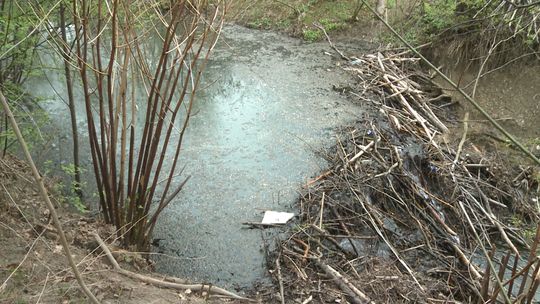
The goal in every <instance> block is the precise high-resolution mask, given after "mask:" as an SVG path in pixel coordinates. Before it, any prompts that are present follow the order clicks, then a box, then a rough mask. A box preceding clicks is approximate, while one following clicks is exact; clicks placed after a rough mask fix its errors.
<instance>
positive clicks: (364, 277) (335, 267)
mask: <svg viewBox="0 0 540 304" xmlns="http://www.w3.org/2000/svg"><path fill="white" fill-rule="evenodd" d="M416 61H417V59H416V58H404V57H403V55H402V54H401V55H383V54H381V53H379V54H376V55H366V56H363V57H361V58H356V59H354V60H353V61H352V62H351V63H350V64H349V65H348V67H347V68H346V69H347V70H349V71H351V72H352V73H353V74H354V75H355V76H356V77H357V78H358V80H359V81H358V82H359V89H358V90H356V92H353V93H352V94H353V95H354V96H356V97H358V98H360V99H363V100H368V99H367V98H366V97H365V96H368V95H370V96H376V97H377V98H376V100H373V98H371V99H369V101H370V102H373V103H374V104H376V105H377V107H378V108H379V111H378V114H377V115H376V117H372V119H370V120H369V121H365V122H362V123H360V124H357V125H356V126H355V127H353V128H351V129H350V130H349V131H348V132H346V134H345V136H344V137H343V138H341V139H340V140H339V141H338V144H337V147H336V148H335V150H336V151H335V153H334V155H333V157H332V159H331V162H332V169H331V170H330V171H328V172H326V173H324V174H323V176H322V177H320V178H316V179H315V181H314V182H311V183H309V184H308V188H307V191H306V193H305V194H304V195H303V197H302V198H301V200H300V208H301V221H302V224H301V225H300V227H301V228H300V229H299V230H298V231H297V232H296V233H294V234H293V235H292V236H291V237H290V238H289V239H288V240H287V241H285V242H283V244H282V251H281V254H280V256H279V262H280V263H279V264H280V265H282V267H281V268H285V269H286V270H287V271H281V270H280V271H278V272H277V273H279V274H280V275H279V277H278V281H279V282H280V284H281V285H282V286H284V288H283V290H284V291H283V292H281V296H282V298H283V299H285V298H287V297H289V298H291V297H293V298H295V299H297V300H300V299H304V298H305V299H306V300H307V299H310V298H311V299H313V298H314V297H319V298H320V300H321V302H322V301H327V300H335V299H337V298H346V300H348V301H350V302H352V303H369V302H371V301H374V302H383V301H384V302H387V301H390V302H393V303H395V302H399V301H402V302H409V301H418V302H432V301H466V302H468V301H470V300H471V299H472V298H474V299H477V300H480V301H481V302H488V301H490V299H491V300H494V299H502V301H507V300H509V299H514V300H515V298H519V297H522V298H524V299H529V300H532V297H533V295H534V294H535V292H536V289H537V287H538V283H539V281H538V280H537V279H536V277H537V275H538V273H539V269H540V261H539V260H538V259H537V258H536V257H535V255H536V247H537V244H538V242H539V236H540V235H538V234H537V237H536V238H535V240H534V241H533V242H532V244H533V246H532V247H529V246H528V245H527V241H526V240H524V238H523V236H522V234H521V233H519V231H518V230H517V229H516V228H515V227H513V226H512V225H511V224H509V223H508V221H507V220H505V219H506V218H508V217H509V216H510V215H511V214H513V212H514V211H515V210H516V209H517V208H518V206H519V208H526V206H528V205H529V202H530V198H529V195H530V191H529V190H528V189H529V188H527V187H521V186H520V185H524V184H527V185H529V186H533V184H532V183H534V181H533V180H532V178H530V176H529V173H528V172H529V171H528V170H530V168H526V169H525V170H521V171H519V174H517V176H510V174H509V173H508V171H509V170H506V169H505V168H500V166H501V164H500V163H498V162H496V160H490V159H488V157H487V156H486V155H481V154H480V153H479V152H478V151H477V150H473V149H467V148H466V147H465V150H466V153H465V152H462V150H463V149H464V146H465V145H464V142H465V141H466V132H464V134H463V138H462V141H461V143H460V144H459V146H458V147H457V149H453V148H452V147H451V145H450V144H448V143H446V142H441V141H440V140H441V139H442V138H444V137H442V136H438V135H439V134H442V133H444V132H447V131H448V129H447V127H446V126H445V124H444V123H443V122H442V120H441V119H440V118H439V117H438V116H437V115H436V114H435V112H440V113H442V112H441V110H437V111H436V110H434V109H435V108H436V107H435V106H434V102H438V101H440V100H441V98H440V97H438V96H432V91H430V90H427V89H425V88H426V87H428V88H432V87H433V86H434V85H433V84H432V83H431V82H430V80H429V78H428V77H426V76H423V75H421V74H419V73H418V72H416V71H415V67H414V63H415V62H416ZM439 92H440V90H439ZM465 129H466V128H465ZM469 150H470V151H469ZM529 210H532V209H529ZM530 219H532V220H533V221H535V222H536V221H537V220H538V215H537V213H535V212H531V213H530ZM496 247H499V249H498V250H495V249H493V248H496ZM519 248H522V249H521V250H520V249H519ZM523 250H526V251H530V255H528V256H530V258H529V259H528V260H527V261H524V264H526V265H525V266H523V265H521V267H520V266H518V265H520V263H519V261H521V260H522V259H520V257H521V256H522V255H523ZM495 252H497V254H495ZM501 254H502V255H503V257H502V259H501V258H500V256H501ZM511 257H514V261H515V262H514V266H513V267H510V266H509V268H510V269H511V270H510V275H508V274H507V275H506V276H504V269H505V267H506V266H508V265H509V260H510V258H511ZM482 265H487V266H485V267H484V266H482ZM497 265H499V266H497ZM282 272H283V273H284V274H283V275H281V273H282ZM327 278H329V279H331V280H332V282H333V283H335V284H333V283H332V284H331V283H327V281H326V279H327ZM497 278H498V279H497ZM516 280H519V284H518V283H515V282H517V281H516ZM494 282H495V283H494ZM413 285H415V288H411V286H413ZM518 285H519V286H518ZM516 286H517V287H516ZM306 290H308V292H307V293H309V294H306ZM334 298H335V299H334Z"/></svg>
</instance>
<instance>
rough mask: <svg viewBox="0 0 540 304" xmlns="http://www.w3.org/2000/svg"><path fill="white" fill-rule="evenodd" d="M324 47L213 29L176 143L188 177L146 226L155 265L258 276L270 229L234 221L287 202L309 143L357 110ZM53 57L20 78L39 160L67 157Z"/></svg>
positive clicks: (306, 166)
mask: <svg viewBox="0 0 540 304" xmlns="http://www.w3.org/2000/svg"><path fill="white" fill-rule="evenodd" d="M354 47H357V48H361V47H362V46H361V45H358V46H354ZM325 52H327V53H326V54H325ZM328 52H331V50H330V48H329V47H328V44H327V43H324V42H321V43H305V42H302V41H300V40H297V39H293V38H288V37H286V36H284V35H281V34H277V33H272V32H265V31H258V30H251V29H247V28H243V27H240V26H232V25H231V26H227V27H226V28H225V29H224V31H223V34H222V39H221V41H220V43H219V45H218V47H217V49H216V50H215V52H214V53H213V56H212V57H211V60H210V62H209V64H208V66H207V70H206V75H205V78H204V81H203V85H202V86H201V87H202V88H203V90H201V91H200V94H199V98H198V100H197V101H196V109H195V111H194V113H196V114H195V115H194V116H193V117H192V118H191V120H190V125H189V127H188V132H187V134H186V138H185V141H184V144H183V146H184V147H185V148H184V150H183V153H182V156H181V164H182V165H186V169H185V172H184V176H187V175H190V176H191V179H190V180H189V182H188V183H187V185H186V187H185V188H184V189H183V190H182V192H181V193H180V194H179V196H178V197H177V198H176V199H175V200H174V201H173V202H172V203H171V204H170V205H169V207H168V208H167V209H166V211H165V212H164V213H163V215H162V217H161V221H160V223H159V224H158V226H157V227H156V230H155V233H154V238H155V240H156V242H155V243H156V244H159V246H158V247H155V251H156V252H159V253H163V254H162V255H156V256H155V257H154V258H153V259H154V260H155V261H156V262H157V264H156V267H157V270H158V271H159V272H162V273H166V274H169V275H174V276H177V277H187V278H189V279H191V280H193V281H203V282H205V283H212V284H217V285H220V286H227V287H229V286H232V287H239V288H242V287H250V286H253V284H255V283H256V282H261V281H263V282H264V281H265V280H267V275H266V273H267V270H266V267H265V263H266V262H265V254H264V252H265V245H266V243H273V242H274V241H273V239H272V237H273V236H274V235H275V234H273V233H271V232H267V231H268V230H266V231H264V232H263V231H261V230H259V229H245V226H244V225H243V224H242V223H243V222H257V221H260V220H261V219H262V213H263V211H264V210H276V211H291V212H294V208H293V206H294V202H295V200H296V198H297V197H298V191H299V190H300V189H301V187H302V185H304V184H305V183H306V182H307V181H308V180H309V179H310V178H311V177H313V176H316V175H317V174H318V173H320V172H321V171H322V170H323V169H324V168H325V166H326V163H325V161H324V159H323V157H322V156H321V153H320V152H321V151H323V150H324V149H325V148H327V147H330V146H331V145H332V144H333V143H334V142H335V135H336V133H337V132H338V131H339V128H340V127H342V126H346V125H348V124H351V123H352V122H353V121H355V120H357V119H358V117H359V116H360V115H361V114H362V112H363V108H362V106H361V105H357V104H353V103H351V102H349V101H347V100H346V98H345V97H343V96H341V95H340V94H339V93H338V92H335V91H334V90H333V89H332V87H333V86H334V85H335V86H338V87H339V86H346V85H347V83H348V82H351V81H352V80H351V79H350V76H348V75H347V74H346V73H345V72H343V71H342V70H341V68H340V67H339V66H337V62H338V61H337V59H335V58H333V57H332V56H329V54H328ZM61 64H62V63H61V61H60V60H58V61H56V63H54V62H50V64H49V65H50V66H51V67H50V69H45V73H43V75H40V76H36V77H34V78H33V79H32V81H31V82H30V86H31V90H32V93H33V94H34V95H35V96H41V97H42V98H43V99H44V101H43V103H42V104H43V108H44V109H45V111H46V112H47V113H48V114H49V116H50V118H51V126H48V127H47V133H49V134H54V136H53V137H52V139H51V140H50V141H49V142H47V144H46V145H44V146H43V147H41V148H39V151H40V153H37V154H38V155H37V158H38V163H41V164H42V165H43V164H45V163H49V164H50V163H52V164H53V165H56V166H58V165H60V164H69V163H70V162H71V161H72V160H71V154H72V152H71V149H72V145H71V143H70V141H71V136H70V133H69V132H70V128H69V127H68V126H69V112H68V110H67V106H66V104H65V103H64V102H63V100H62V98H61V96H66V94H65V84H64V79H63V76H62V71H63V69H62V68H61V67H62V65H61ZM29 88H30V87H29ZM75 93H76V99H77V98H78V99H79V100H82V96H81V92H75ZM81 102H82V101H81ZM78 115H79V116H78V117H79V118H82V117H84V112H83V109H82V107H80V106H79V112H78ZM79 130H80V133H81V134H80V136H81V138H80V141H81V144H83V146H84V147H85V148H83V149H82V152H81V159H82V160H83V162H82V165H83V167H85V168H86V169H87V170H88V172H91V166H90V164H91V163H90V161H91V159H90V154H89V151H88V148H87V147H86V146H87V131H86V125H85V122H84V120H80V121H79ZM47 161H48V162H47ZM85 176H86V178H87V179H88V180H87V182H88V183H89V184H91V183H92V180H91V179H92V177H91V174H85ZM90 188H91V186H90ZM92 199H93V200H95V198H92ZM273 230H275V229H270V231H273ZM263 236H264V239H263Z"/></svg>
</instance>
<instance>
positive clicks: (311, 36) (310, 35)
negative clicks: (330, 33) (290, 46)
mask: <svg viewBox="0 0 540 304" xmlns="http://www.w3.org/2000/svg"><path fill="white" fill-rule="evenodd" d="M322 35H323V33H322V31H320V30H312V29H306V30H304V31H303V37H304V40H306V41H310V42H314V41H317V40H319V39H321V37H322Z"/></svg>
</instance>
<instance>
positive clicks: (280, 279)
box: [276, 253, 285, 304]
mask: <svg viewBox="0 0 540 304" xmlns="http://www.w3.org/2000/svg"><path fill="white" fill-rule="evenodd" d="M280 258H281V253H280V254H279V255H278V257H277V259H276V269H277V275H278V282H279V295H280V297H281V304H285V292H284V291H283V277H282V276H281V265H280V263H279V259H280Z"/></svg>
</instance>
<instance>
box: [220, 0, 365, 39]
mask: <svg viewBox="0 0 540 304" xmlns="http://www.w3.org/2000/svg"><path fill="white" fill-rule="evenodd" d="M360 3H361V2H358V1H344V0H336V1H314V0H310V1H299V0H284V1H275V0H263V1H258V2H257V3H256V5H249V4H248V2H247V1H237V2H236V3H235V5H233V7H232V13H231V14H230V16H232V18H233V19H234V20H235V21H236V22H238V23H241V24H244V25H246V26H249V27H252V28H258V29H273V30H280V31H285V32H288V33H289V34H292V35H293V36H297V37H301V38H303V39H304V40H306V41H310V42H313V41H317V40H320V39H321V38H322V37H323V36H324V35H323V33H322V32H321V31H320V30H319V29H317V28H316V27H315V26H314V24H320V25H322V26H323V27H324V29H325V30H326V31H327V32H336V31H341V30H344V29H347V28H349V27H350V26H351V22H352V21H351V20H352V19H364V20H368V19H370V18H371V17H370V16H369V15H368V14H367V13H366V12H364V11H361V10H360V5H361V4H360ZM357 11H358V12H360V14H357V15H356V16H354V15H355V13H356V12H357ZM353 16H354V17H353Z"/></svg>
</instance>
